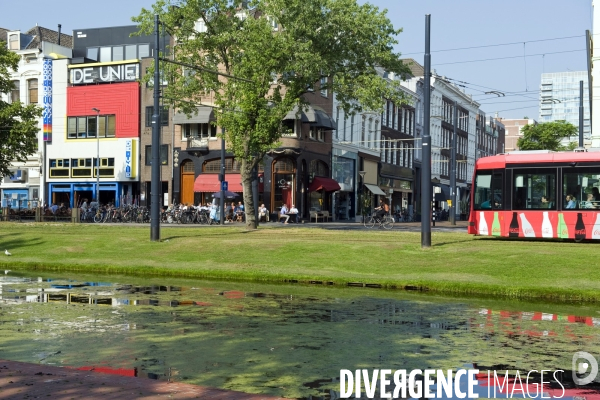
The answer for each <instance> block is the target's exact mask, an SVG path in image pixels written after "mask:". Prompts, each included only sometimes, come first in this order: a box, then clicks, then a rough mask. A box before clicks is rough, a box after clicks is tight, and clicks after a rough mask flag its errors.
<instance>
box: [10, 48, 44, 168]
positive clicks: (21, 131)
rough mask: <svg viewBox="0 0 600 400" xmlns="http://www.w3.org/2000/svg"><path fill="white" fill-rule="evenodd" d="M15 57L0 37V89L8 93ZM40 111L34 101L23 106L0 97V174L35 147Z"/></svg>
mask: <svg viewBox="0 0 600 400" xmlns="http://www.w3.org/2000/svg"><path fill="white" fill-rule="evenodd" d="M19 59H20V58H19V56H18V55H17V54H15V53H13V52H11V51H10V50H8V48H7V46H6V43H5V42H1V41H0V93H6V94H9V95H10V92H11V90H12V89H13V82H12V81H11V79H10V73H11V71H16V70H17V69H18V66H19ZM41 115H42V109H41V108H40V107H37V106H36V105H35V104H29V105H27V106H25V105H23V104H22V103H21V102H19V101H16V102H12V103H7V102H6V101H3V100H1V99H0V178H2V177H4V176H5V175H9V174H10V170H9V166H10V164H11V163H12V162H14V161H22V162H25V161H27V156H30V155H32V154H34V153H35V152H36V151H37V146H38V139H37V134H38V132H39V128H38V118H39V117H40V116H41Z"/></svg>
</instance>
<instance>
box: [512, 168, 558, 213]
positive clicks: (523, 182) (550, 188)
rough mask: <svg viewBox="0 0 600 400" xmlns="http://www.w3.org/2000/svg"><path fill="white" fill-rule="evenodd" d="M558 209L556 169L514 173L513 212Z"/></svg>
mask: <svg viewBox="0 0 600 400" xmlns="http://www.w3.org/2000/svg"><path fill="white" fill-rule="evenodd" d="M546 208H550V209H554V210H555V209H556V169H551V168H531V169H527V170H514V172H513V210H531V209H534V210H537V209H546Z"/></svg>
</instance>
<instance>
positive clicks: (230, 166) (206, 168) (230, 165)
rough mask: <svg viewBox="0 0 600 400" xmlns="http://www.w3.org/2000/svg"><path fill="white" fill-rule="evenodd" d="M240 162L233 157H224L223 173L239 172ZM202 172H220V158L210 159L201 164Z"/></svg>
mask: <svg viewBox="0 0 600 400" xmlns="http://www.w3.org/2000/svg"><path fill="white" fill-rule="evenodd" d="M241 167H242V163H241V162H238V161H237V160H235V159H233V158H226V159H225V173H228V172H240V168H241ZM202 172H217V173H218V172H221V160H219V159H217V160H210V161H206V162H205V163H204V165H203V166H202Z"/></svg>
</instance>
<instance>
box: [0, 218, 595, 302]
mask: <svg viewBox="0 0 600 400" xmlns="http://www.w3.org/2000/svg"><path fill="white" fill-rule="evenodd" d="M161 235H162V242H160V243H155V242H151V241H150V239H149V238H150V227H149V226H148V225H146V226H135V225H125V226H106V225H97V224H84V225H79V224H75V225H71V224H51V223H29V224H23V223H1V224H0V250H1V251H2V252H3V251H4V249H8V250H9V251H10V252H12V254H13V256H12V257H4V256H2V253H0V256H1V257H3V258H2V267H4V268H8V269H19V268H20V269H29V270H31V269H34V268H35V269H44V270H54V271H78V272H86V273H111V274H117V273H118V274H129V275H138V276H178V277H197V278H213V279H239V280H253V281H272V282H281V281H298V282H309V281H318V282H322V283H323V284H327V283H329V282H332V283H333V284H335V285H344V286H345V285H348V284H349V283H361V284H375V285H377V284H379V285H382V286H383V287H396V288H406V287H418V288H421V289H427V290H430V291H438V292H442V293H461V294H476V295H493V296H503V297H513V298H542V299H554V300H577V301H600V274H599V273H598V266H599V264H600V263H599V261H598V260H599V259H600V251H599V250H600V248H599V247H598V245H597V244H595V243H581V244H576V243H572V242H556V241H549V242H541V241H508V240H503V239H496V238H483V237H473V236H469V235H467V234H465V233H432V247H431V248H430V249H425V250H423V249H421V235H420V233H411V232H400V231H392V232H388V231H340V230H325V229H315V228H287V227H286V228H279V227H272V226H269V227H266V228H261V229H259V230H257V231H254V232H247V231H246V230H245V229H244V228H243V227H239V228H238V227H216V228H208V227H205V228H197V227H195V228H181V227H178V228H169V227H165V226H163V227H162V229H161Z"/></svg>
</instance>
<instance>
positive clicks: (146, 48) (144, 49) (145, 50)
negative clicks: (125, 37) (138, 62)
mask: <svg viewBox="0 0 600 400" xmlns="http://www.w3.org/2000/svg"><path fill="white" fill-rule="evenodd" d="M138 53H139V54H138V58H140V59H142V58H148V57H150V45H149V44H140V45H139V47H138Z"/></svg>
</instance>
